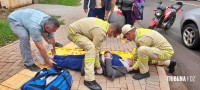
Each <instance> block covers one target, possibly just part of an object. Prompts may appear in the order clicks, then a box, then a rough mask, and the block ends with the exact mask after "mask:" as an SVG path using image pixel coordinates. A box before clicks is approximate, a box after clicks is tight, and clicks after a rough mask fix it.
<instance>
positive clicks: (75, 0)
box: [39, 0, 81, 6]
mask: <svg viewBox="0 0 200 90" xmlns="http://www.w3.org/2000/svg"><path fill="white" fill-rule="evenodd" d="M39 3H41V4H57V5H65V6H78V5H81V3H80V0H39Z"/></svg>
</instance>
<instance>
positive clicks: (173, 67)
mask: <svg viewBox="0 0 200 90" xmlns="http://www.w3.org/2000/svg"><path fill="white" fill-rule="evenodd" d="M175 66H176V61H174V60H172V61H170V64H169V67H168V69H169V73H173V72H174V69H175Z"/></svg>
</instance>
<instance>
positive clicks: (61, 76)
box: [21, 68, 72, 90]
mask: <svg viewBox="0 0 200 90" xmlns="http://www.w3.org/2000/svg"><path fill="white" fill-rule="evenodd" d="M71 84H72V76H71V75H70V73H69V71H67V70H63V69H58V68H50V69H46V68H44V69H42V70H41V71H39V72H38V73H37V74H36V75H35V76H34V77H33V78H32V79H30V80H29V81H27V82H26V83H25V84H23V85H22V86H21V90H70V88H71Z"/></svg>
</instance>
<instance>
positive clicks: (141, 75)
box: [133, 72, 150, 80]
mask: <svg viewBox="0 0 200 90" xmlns="http://www.w3.org/2000/svg"><path fill="white" fill-rule="evenodd" d="M148 77H150V73H149V72H147V73H145V74H141V73H136V74H135V75H134V76H133V78H134V79H136V80H140V79H143V78H148Z"/></svg>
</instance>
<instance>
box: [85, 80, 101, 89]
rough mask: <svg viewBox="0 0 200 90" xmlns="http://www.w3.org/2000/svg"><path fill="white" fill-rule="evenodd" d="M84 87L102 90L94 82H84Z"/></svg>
mask: <svg viewBox="0 0 200 90" xmlns="http://www.w3.org/2000/svg"><path fill="white" fill-rule="evenodd" d="M84 84H85V86H87V87H88V88H90V89H91V90H102V88H101V86H100V85H99V84H98V83H97V82H96V81H95V80H94V81H85V80H84Z"/></svg>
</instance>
